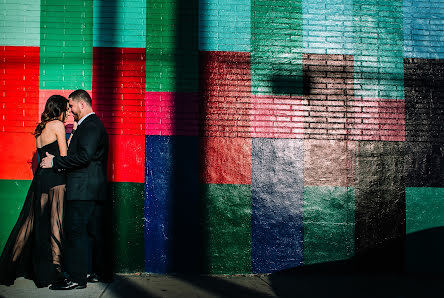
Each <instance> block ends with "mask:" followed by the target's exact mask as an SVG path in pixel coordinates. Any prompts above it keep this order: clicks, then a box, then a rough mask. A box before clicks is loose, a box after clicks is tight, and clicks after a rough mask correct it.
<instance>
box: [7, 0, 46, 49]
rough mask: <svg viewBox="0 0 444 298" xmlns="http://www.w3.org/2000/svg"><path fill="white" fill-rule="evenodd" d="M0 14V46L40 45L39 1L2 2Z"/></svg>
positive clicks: (15, 0) (8, 0)
mask: <svg viewBox="0 0 444 298" xmlns="http://www.w3.org/2000/svg"><path fill="white" fill-rule="evenodd" d="M0 12H1V14H2V16H1V18H0V45H2V46H33V47H38V46H39V45H40V0H30V1H29V0H4V1H2V2H1V3H0Z"/></svg>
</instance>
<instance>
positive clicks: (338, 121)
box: [0, 0, 444, 274]
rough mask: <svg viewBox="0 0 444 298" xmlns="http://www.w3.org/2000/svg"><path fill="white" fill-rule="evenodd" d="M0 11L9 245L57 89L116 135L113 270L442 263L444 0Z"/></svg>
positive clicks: (48, 6) (65, 5) (43, 3)
mask: <svg viewBox="0 0 444 298" xmlns="http://www.w3.org/2000/svg"><path fill="white" fill-rule="evenodd" d="M0 11H1V17H0V53H1V59H0V84H1V87H0V151H1V152H2V154H1V156H0V185H1V188H0V198H1V200H0V210H1V211H0V226H1V227H2V228H1V229H0V247H3V245H4V243H5V241H6V239H7V236H8V235H9V232H10V229H11V227H12V226H13V224H14V222H15V220H16V218H17V215H18V212H19V210H20V208H21V204H22V202H23V199H24V195H25V193H26V191H27V188H28V187H29V184H30V180H31V179H32V170H33V169H35V167H36V166H37V164H38V161H37V155H36V151H35V144H34V139H33V136H32V135H31V134H30V133H31V132H32V131H33V129H34V127H35V125H36V124H37V123H38V121H39V117H40V114H41V112H42V110H43V107H44V103H45V102H46V99H47V98H48V97H49V96H50V95H52V94H62V95H65V96H67V95H68V94H69V93H70V92H71V91H73V90H75V89H78V88H82V89H85V90H88V91H90V92H91V94H92V97H93V105H94V109H95V111H96V113H97V114H98V115H99V117H100V118H101V119H102V120H103V122H104V123H105V126H106V128H107V130H108V132H109V134H110V141H111V148H110V160H109V174H108V178H109V180H110V181H111V186H110V200H111V201H112V203H113V208H112V211H110V215H111V216H112V219H113V220H112V224H110V227H109V229H110V231H111V232H112V233H111V234H113V239H112V241H113V252H114V263H115V268H116V271H119V272H135V271H142V272H143V271H145V272H155V273H169V272H200V273H224V274H226V273H228V274H234V273H265V272H275V271H280V270H285V269H290V268H294V267H301V266H307V267H309V266H312V265H315V264H316V265H320V266H326V267H327V266H328V264H329V263H330V262H334V261H340V260H346V261H347V262H351V263H352V264H353V265H354V266H355V267H354V268H356V269H358V270H373V269H378V270H387V271H403V270H405V271H442V268H443V266H442V265H444V261H440V258H439V256H440V251H442V249H443V248H444V242H443V241H442V240H441V239H440V238H442V237H441V236H442V235H443V234H444V232H443V231H442V229H443V227H444V219H443V216H442V215H441V214H444V204H443V200H442V193H443V190H444V179H443V178H444V153H443V152H444V147H443V137H444V135H443V134H444V106H443V102H444V89H443V88H444V87H443V86H444V62H443V61H444V60H443V59H444V26H443V25H444V21H443V16H444V2H443V1H442V0H403V1H401V0H365V1H364V0H326V1H319V0H291V1H274V0H273V1H270V0H237V1H233V0H113V1H105V0H100V1H98V0H82V1H68V0H58V1H54V0H33V1H23V0H4V1H2V2H1V3H0ZM68 122H69V123H71V122H72V119H69V121H68ZM67 132H68V133H69V130H68V131H67Z"/></svg>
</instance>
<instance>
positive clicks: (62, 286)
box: [49, 278, 86, 290]
mask: <svg viewBox="0 0 444 298" xmlns="http://www.w3.org/2000/svg"><path fill="white" fill-rule="evenodd" d="M84 288H86V283H85V284H79V283H76V282H73V281H72V280H69V279H67V278H64V279H63V280H60V281H57V282H55V283H53V284H52V285H50V286H49V289H50V290H74V289H84Z"/></svg>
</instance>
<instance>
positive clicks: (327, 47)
mask: <svg viewBox="0 0 444 298" xmlns="http://www.w3.org/2000/svg"><path fill="white" fill-rule="evenodd" d="M302 12H303V34H304V39H303V40H304V44H303V48H304V53H314V54H344V55H353V35H352V34H351V32H350V28H352V25H353V0H327V1H319V0H303V1H302Z"/></svg>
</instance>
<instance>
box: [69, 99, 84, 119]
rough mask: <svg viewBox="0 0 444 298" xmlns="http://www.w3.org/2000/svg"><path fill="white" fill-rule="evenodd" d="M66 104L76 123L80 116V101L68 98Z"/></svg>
mask: <svg viewBox="0 0 444 298" xmlns="http://www.w3.org/2000/svg"><path fill="white" fill-rule="evenodd" d="M68 104H69V110H70V111H71V113H72V116H73V117H74V120H75V121H76V122H78V121H79V120H80V114H81V107H80V100H72V98H69V99H68Z"/></svg>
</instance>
